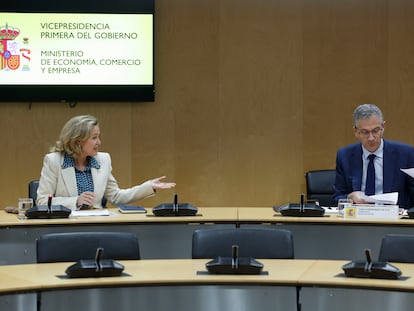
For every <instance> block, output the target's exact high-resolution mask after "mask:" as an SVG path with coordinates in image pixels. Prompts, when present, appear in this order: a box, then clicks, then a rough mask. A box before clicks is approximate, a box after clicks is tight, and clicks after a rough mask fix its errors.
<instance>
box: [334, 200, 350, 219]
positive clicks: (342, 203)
mask: <svg viewBox="0 0 414 311" xmlns="http://www.w3.org/2000/svg"><path fill="white" fill-rule="evenodd" d="M352 203H353V202H352V200H351V199H339V200H338V214H339V216H341V217H343V216H344V208H345V207H346V206H349V205H352Z"/></svg>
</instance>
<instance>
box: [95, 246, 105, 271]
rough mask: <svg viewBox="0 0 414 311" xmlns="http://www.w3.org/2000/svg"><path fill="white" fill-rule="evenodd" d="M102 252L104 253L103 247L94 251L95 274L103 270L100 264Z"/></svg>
mask: <svg viewBox="0 0 414 311" xmlns="http://www.w3.org/2000/svg"><path fill="white" fill-rule="evenodd" d="M103 251H104V249H103V247H98V248H97V249H96V254H95V263H96V272H101V271H102V270H103V268H102V263H101V259H102V255H103Z"/></svg>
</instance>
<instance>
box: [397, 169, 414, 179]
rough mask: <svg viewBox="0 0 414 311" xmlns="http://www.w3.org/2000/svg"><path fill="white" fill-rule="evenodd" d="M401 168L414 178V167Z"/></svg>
mask: <svg viewBox="0 0 414 311" xmlns="http://www.w3.org/2000/svg"><path fill="white" fill-rule="evenodd" d="M400 170H401V171H403V172H404V173H406V174H407V175H408V176H410V177H413V178H414V168H400Z"/></svg>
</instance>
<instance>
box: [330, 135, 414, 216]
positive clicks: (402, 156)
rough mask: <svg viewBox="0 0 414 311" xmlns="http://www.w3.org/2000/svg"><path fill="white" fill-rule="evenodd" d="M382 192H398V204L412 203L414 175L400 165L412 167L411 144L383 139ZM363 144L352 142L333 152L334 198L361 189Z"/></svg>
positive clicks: (413, 161)
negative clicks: (334, 160)
mask: <svg viewBox="0 0 414 311" xmlns="http://www.w3.org/2000/svg"><path fill="white" fill-rule="evenodd" d="M383 161H384V163H383V164H384V166H383V170H384V171H383V183H384V184H383V191H384V193H388V192H398V193H399V195H398V204H399V205H400V207H404V208H410V207H412V206H413V205H414V178H411V177H410V176H408V175H407V174H405V173H403V172H402V171H401V170H400V169H401V168H411V167H414V148H413V147H412V146H410V145H407V144H404V143H400V142H395V141H390V140H385V139H384V159H383ZM361 180H362V145H361V143H356V144H352V145H349V146H346V147H343V148H341V149H339V150H338V152H337V155H336V179H335V185H334V201H335V202H337V201H338V200H339V199H342V198H346V197H347V195H348V194H349V193H351V192H353V191H360V190H361Z"/></svg>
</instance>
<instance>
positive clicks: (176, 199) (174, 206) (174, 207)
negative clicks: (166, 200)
mask: <svg viewBox="0 0 414 311" xmlns="http://www.w3.org/2000/svg"><path fill="white" fill-rule="evenodd" d="M173 212H178V194H177V193H175V194H174V204H173Z"/></svg>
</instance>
